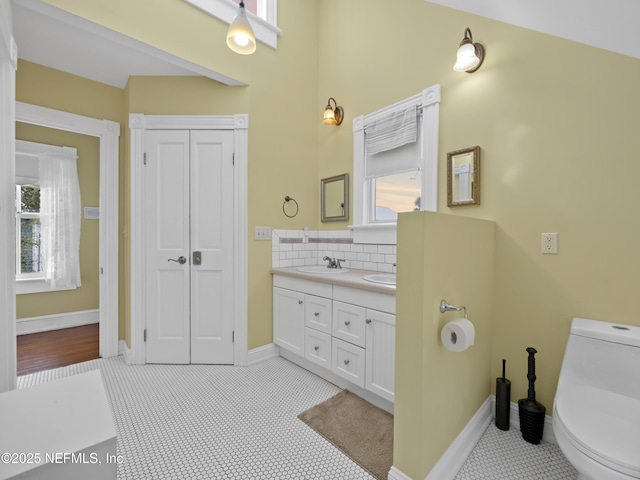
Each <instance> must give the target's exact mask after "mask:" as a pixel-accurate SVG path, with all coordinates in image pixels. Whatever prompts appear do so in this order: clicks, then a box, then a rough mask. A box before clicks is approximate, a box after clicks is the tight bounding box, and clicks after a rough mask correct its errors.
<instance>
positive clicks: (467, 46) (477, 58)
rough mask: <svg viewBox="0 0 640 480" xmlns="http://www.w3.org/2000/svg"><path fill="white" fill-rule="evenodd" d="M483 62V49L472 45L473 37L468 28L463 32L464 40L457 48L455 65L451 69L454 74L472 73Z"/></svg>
mask: <svg viewBox="0 0 640 480" xmlns="http://www.w3.org/2000/svg"><path fill="white" fill-rule="evenodd" d="M483 61H484V47H483V46H482V45H481V44H479V43H473V36H472V35H471V30H470V29H469V28H467V29H465V31H464V38H463V39H462V41H461V42H460V47H458V55H457V57H456V64H455V65H454V66H453V69H454V70H455V71H456V72H467V73H473V72H475V71H476V70H478V69H479V68H480V65H482V62H483Z"/></svg>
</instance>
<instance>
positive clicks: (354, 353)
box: [331, 338, 365, 388]
mask: <svg viewBox="0 0 640 480" xmlns="http://www.w3.org/2000/svg"><path fill="white" fill-rule="evenodd" d="M332 350H333V352H332V355H331V362H332V365H331V371H332V372H333V373H335V374H336V375H340V376H341V377H342V378H345V379H347V380H349V381H350V382H352V383H354V384H356V385H358V386H359V387H362V388H364V366H365V350H364V348H360V347H356V346H355V345H352V344H350V343H347V342H343V341H342V340H339V339H337V338H334V339H333V347H332Z"/></svg>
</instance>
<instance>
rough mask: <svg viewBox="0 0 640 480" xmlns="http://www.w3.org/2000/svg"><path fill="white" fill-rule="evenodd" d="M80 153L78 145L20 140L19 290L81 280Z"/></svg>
mask: <svg viewBox="0 0 640 480" xmlns="http://www.w3.org/2000/svg"><path fill="white" fill-rule="evenodd" d="M76 158H77V154H76V149H75V148H69V147H56V146H52V145H45V144H40V143H33V142H25V141H22V140H16V189H15V192H16V293H18V294H22V293H37V292H49V291H55V290H69V289H73V288H77V287H79V286H80V265H79V242H80V190H79V184H78V174H77V167H76ZM47 245H49V247H48V251H49V253H47V252H46V251H45V250H46V249H47Z"/></svg>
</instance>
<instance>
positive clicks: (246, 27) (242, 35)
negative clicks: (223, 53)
mask: <svg viewBox="0 0 640 480" xmlns="http://www.w3.org/2000/svg"><path fill="white" fill-rule="evenodd" d="M227 46H228V47H229V48H230V49H231V50H233V51H234V52H236V53H239V54H241V55H251V54H252V53H253V52H255V51H256V36H255V35H254V34H253V29H252V28H251V24H250V23H249V19H248V18H247V12H246V11H245V9H244V1H242V0H240V7H239V9H238V14H237V15H236V16H235V18H234V19H233V21H232V22H231V25H229V30H228V31H227Z"/></svg>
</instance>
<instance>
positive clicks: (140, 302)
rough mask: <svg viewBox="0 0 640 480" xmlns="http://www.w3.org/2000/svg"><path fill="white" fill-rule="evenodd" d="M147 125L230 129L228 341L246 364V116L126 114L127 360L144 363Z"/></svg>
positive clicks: (236, 358) (152, 127)
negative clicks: (230, 312) (231, 209)
mask: <svg viewBox="0 0 640 480" xmlns="http://www.w3.org/2000/svg"><path fill="white" fill-rule="evenodd" d="M146 130H233V131H234V136H233V138H234V140H233V142H234V145H233V149H234V165H235V166H234V176H233V195H234V199H233V201H234V206H235V209H234V220H233V235H234V243H235V248H234V253H233V256H234V259H233V276H234V299H233V328H234V332H235V335H234V336H235V341H234V344H233V361H234V365H238V366H246V365H247V356H248V350H247V345H248V326H247V316H248V305H247V299H248V270H247V255H248V234H247V211H248V204H247V202H248V190H247V185H248V168H247V164H248V145H249V142H248V140H249V115H248V114H236V115H144V114H141V113H131V114H129V131H130V134H131V145H130V148H131V151H130V159H131V161H130V165H129V169H130V170H129V174H130V178H131V182H130V191H129V193H130V212H129V213H130V219H129V225H130V229H129V230H130V231H129V237H130V244H129V246H130V252H131V253H130V255H129V260H130V265H129V272H130V296H131V302H130V309H129V314H130V319H131V332H130V345H129V347H130V353H131V356H130V357H129V358H130V359H131V363H132V364H144V363H145V362H146V346H145V343H144V329H145V318H146V316H145V314H146V312H145V308H146V307H145V301H144V300H145V298H146V291H145V285H144V272H145V271H146V270H145V269H146V265H145V255H144V245H146V241H145V235H144V232H145V215H144V211H143V198H144V191H143V188H144V187H143V185H144V184H143V182H142V169H143V161H144V142H145V131H146Z"/></svg>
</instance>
